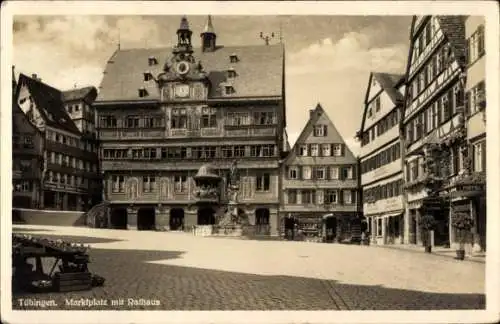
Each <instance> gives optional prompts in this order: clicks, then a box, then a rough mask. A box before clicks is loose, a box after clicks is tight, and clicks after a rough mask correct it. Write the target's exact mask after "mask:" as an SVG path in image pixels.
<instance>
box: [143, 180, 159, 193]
mask: <svg viewBox="0 0 500 324" xmlns="http://www.w3.org/2000/svg"><path fill="white" fill-rule="evenodd" d="M142 186H143V191H144V192H154V191H155V190H156V178H155V177H154V176H145V177H143V178H142Z"/></svg>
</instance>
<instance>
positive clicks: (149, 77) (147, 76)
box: [144, 71, 153, 81]
mask: <svg viewBox="0 0 500 324" xmlns="http://www.w3.org/2000/svg"><path fill="white" fill-rule="evenodd" d="M150 80H153V74H152V73H151V72H149V71H145V72H144V81H150Z"/></svg>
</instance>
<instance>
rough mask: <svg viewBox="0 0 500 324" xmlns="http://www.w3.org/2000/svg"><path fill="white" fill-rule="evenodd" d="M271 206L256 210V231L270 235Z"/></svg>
mask: <svg viewBox="0 0 500 324" xmlns="http://www.w3.org/2000/svg"><path fill="white" fill-rule="evenodd" d="M269 218H270V213H269V208H257V209H256V210H255V233H256V234H261V235H268V234H269V233H270V230H271V229H270V226H269Z"/></svg>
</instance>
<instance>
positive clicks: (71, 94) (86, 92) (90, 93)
mask: <svg viewBox="0 0 500 324" xmlns="http://www.w3.org/2000/svg"><path fill="white" fill-rule="evenodd" d="M96 97H97V89H96V88H95V87H92V86H88V87H83V88H78V89H71V90H65V91H63V92H62V98H63V101H73V100H85V101H87V102H92V101H94V100H95V98H96Z"/></svg>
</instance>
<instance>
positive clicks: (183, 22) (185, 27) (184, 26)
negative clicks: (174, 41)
mask: <svg viewBox="0 0 500 324" xmlns="http://www.w3.org/2000/svg"><path fill="white" fill-rule="evenodd" d="M188 29H189V22H188V20H187V17H186V15H184V16H182V18H181V25H180V26H179V30H188Z"/></svg>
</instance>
